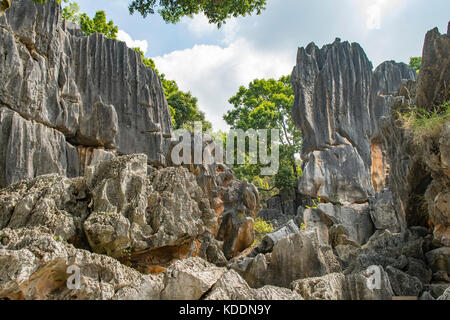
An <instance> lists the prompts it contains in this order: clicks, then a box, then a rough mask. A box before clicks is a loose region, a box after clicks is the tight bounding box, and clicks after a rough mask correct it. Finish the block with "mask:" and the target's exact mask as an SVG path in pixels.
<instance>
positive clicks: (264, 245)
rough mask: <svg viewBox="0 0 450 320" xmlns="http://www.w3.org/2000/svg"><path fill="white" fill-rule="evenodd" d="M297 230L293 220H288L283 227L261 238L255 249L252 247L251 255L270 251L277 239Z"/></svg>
mask: <svg viewBox="0 0 450 320" xmlns="http://www.w3.org/2000/svg"><path fill="white" fill-rule="evenodd" d="M299 231H300V229H299V227H298V226H297V225H296V224H295V222H294V220H289V221H288V222H287V223H286V224H285V225H284V226H283V227H281V228H279V229H277V230H275V231H274V232H271V233H269V234H268V235H267V236H265V237H264V238H263V239H262V240H261V243H260V244H259V245H258V246H257V247H256V248H255V249H253V251H252V252H251V256H256V255H258V254H260V253H263V254H264V253H268V252H271V251H272V249H273V247H274V246H275V244H276V243H277V242H278V241H280V240H281V239H284V238H286V237H288V236H289V235H291V234H294V233H298V232H299Z"/></svg>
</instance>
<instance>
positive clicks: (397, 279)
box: [386, 266, 422, 297]
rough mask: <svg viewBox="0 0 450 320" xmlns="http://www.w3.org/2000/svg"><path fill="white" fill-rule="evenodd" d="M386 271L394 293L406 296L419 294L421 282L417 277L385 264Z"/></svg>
mask: <svg viewBox="0 0 450 320" xmlns="http://www.w3.org/2000/svg"><path fill="white" fill-rule="evenodd" d="M386 272H387V274H388V276H389V281H390V283H391V286H392V289H393V291H394V293H395V295H397V296H406V297H408V296H410V297H413V296H416V297H418V296H419V294H420V292H421V291H422V283H421V281H420V280H419V279H418V278H416V277H412V276H410V275H408V274H406V273H404V272H402V271H400V270H398V269H396V268H394V267H392V266H387V267H386Z"/></svg>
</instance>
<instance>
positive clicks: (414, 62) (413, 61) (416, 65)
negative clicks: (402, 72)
mask: <svg viewBox="0 0 450 320" xmlns="http://www.w3.org/2000/svg"><path fill="white" fill-rule="evenodd" d="M421 65H422V57H413V58H410V59H409V65H408V67H410V68H413V69H414V70H416V72H417V73H419V72H420V66H421Z"/></svg>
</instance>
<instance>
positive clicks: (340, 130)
mask: <svg viewBox="0 0 450 320" xmlns="http://www.w3.org/2000/svg"><path fill="white" fill-rule="evenodd" d="M409 79H411V80H415V79H416V73H415V72H414V70H412V69H409V68H407V66H406V65H405V64H398V63H395V62H385V63H383V64H382V65H380V66H379V67H378V68H377V69H376V70H375V72H372V63H371V62H370V61H369V59H368V58H367V56H366V54H365V53H364V50H363V49H362V48H361V47H360V45H359V44H357V43H352V44H350V43H349V42H342V41H341V40H340V39H336V40H335V41H334V42H333V43H332V44H330V45H326V46H324V47H323V48H321V49H319V48H318V47H317V46H316V45H315V44H314V43H311V44H309V45H308V46H307V47H306V48H299V50H298V54H297V65H296V66H295V67H294V70H293V72H292V83H293V87H294V91H295V101H294V107H293V119H294V122H295V124H296V125H297V126H298V127H299V128H300V129H301V130H302V133H303V150H302V159H303V160H304V165H303V172H304V176H303V178H302V180H301V181H300V185H299V189H300V192H301V193H302V194H305V195H308V196H312V197H320V198H322V199H324V200H326V201H328V202H333V203H341V202H342V203H344V202H346V203H364V202H366V201H367V200H368V199H369V198H370V197H371V196H372V195H373V194H374V188H373V186H372V181H371V166H372V153H373V152H372V150H371V149H372V140H373V138H374V137H375V135H376V133H377V132H378V131H379V129H378V120H379V118H380V117H381V116H383V115H385V114H388V113H389V107H388V103H387V102H388V101H387V100H386V99H384V98H380V99H379V100H377V99H378V97H380V95H388V94H392V93H394V92H395V91H396V90H398V89H399V88H400V85H401V83H402V82H403V81H405V80H409Z"/></svg>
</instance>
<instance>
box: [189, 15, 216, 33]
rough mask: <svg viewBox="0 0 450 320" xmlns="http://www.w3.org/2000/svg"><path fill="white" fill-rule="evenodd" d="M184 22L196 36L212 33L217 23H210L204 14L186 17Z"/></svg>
mask: <svg viewBox="0 0 450 320" xmlns="http://www.w3.org/2000/svg"><path fill="white" fill-rule="evenodd" d="M183 23H184V24H185V25H186V26H187V28H188V30H189V32H190V33H191V34H192V35H194V36H196V37H203V36H206V35H209V34H212V33H213V32H214V31H215V30H216V29H217V27H216V25H214V24H210V23H209V22H208V18H206V16H205V15H204V14H198V15H195V16H194V17H193V18H186V19H185V20H183Z"/></svg>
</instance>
